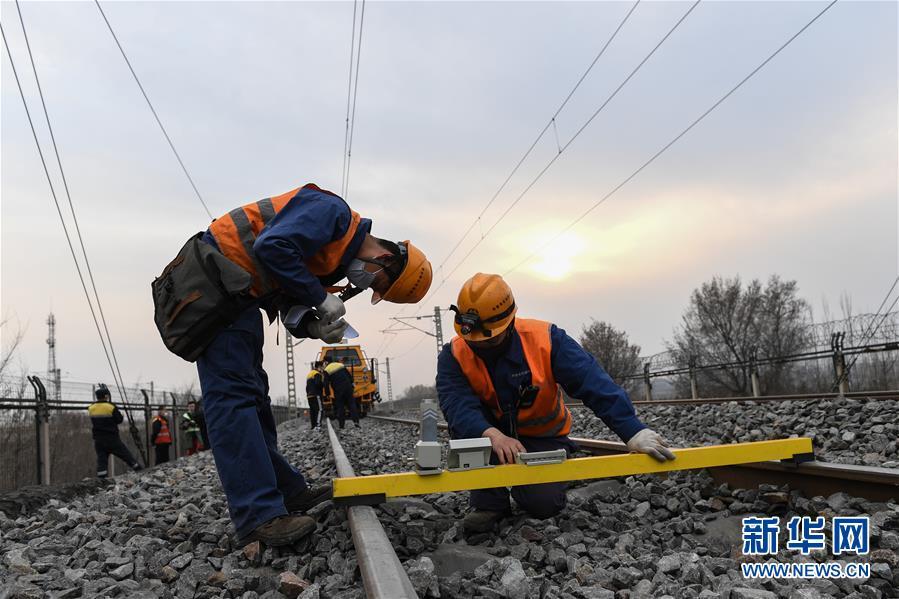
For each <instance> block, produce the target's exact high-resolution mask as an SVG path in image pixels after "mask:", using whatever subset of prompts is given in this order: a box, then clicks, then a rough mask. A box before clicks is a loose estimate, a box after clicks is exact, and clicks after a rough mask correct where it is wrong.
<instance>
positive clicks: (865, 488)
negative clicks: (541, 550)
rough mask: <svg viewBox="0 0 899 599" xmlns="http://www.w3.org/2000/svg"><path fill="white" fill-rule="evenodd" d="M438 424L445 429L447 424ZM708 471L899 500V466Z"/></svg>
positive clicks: (811, 491) (816, 491) (738, 483)
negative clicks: (896, 467) (897, 467)
mask: <svg viewBox="0 0 899 599" xmlns="http://www.w3.org/2000/svg"><path fill="white" fill-rule="evenodd" d="M368 417H369V418H372V419H375V420H382V421H385V422H396V423H399V424H405V425H409V426H418V424H419V423H418V421H417V420H412V419H409V418H395V417H391V416H375V415H369V416H368ZM437 426H438V427H439V428H441V429H442V430H446V424H445V423H440V424H438V425H437ZM572 440H573V441H574V442H575V443H577V445H578V447H580V448H581V449H582V450H583V451H585V452H587V453H590V454H592V455H615V454H621V453H627V452H628V449H627V447H626V446H625V445H624V443H617V442H614V441H598V440H595V439H582V438H579V437H572ZM709 473H710V474H711V475H712V477H713V478H715V480H717V481H718V482H721V483H727V484H729V485H731V486H733V487H739V488H741V489H749V488H753V487H757V486H758V485H761V484H776V485H785V484H788V485H790V488H792V489H797V490H800V491H802V492H803V493H804V494H805V495H806V496H807V497H814V496H816V495H821V496H827V495H831V494H833V493H839V492H841V491H842V492H845V491H847V489H851V491H852V494H853V495H857V496H859V497H864V498H866V499H869V500H871V501H890V500H892V501H897V502H899V469H895V468H880V467H876V466H856V465H851V464H832V463H828V462H817V461H816V462H807V463H804V464H799V465H798V466H797V465H794V464H787V463H781V462H760V463H756V464H741V465H738V466H722V467H719V468H711V469H710V470H709Z"/></svg>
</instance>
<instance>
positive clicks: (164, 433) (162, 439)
mask: <svg viewBox="0 0 899 599" xmlns="http://www.w3.org/2000/svg"><path fill="white" fill-rule="evenodd" d="M153 422H158V423H159V433H158V434H157V435H156V440H155V441H154V443H155V444H156V445H165V444H167V443H168V444H171V442H172V434H171V433H170V432H169V423H168V421H167V420H166V419H165V418H160V417H159V416H156V417H155V418H153Z"/></svg>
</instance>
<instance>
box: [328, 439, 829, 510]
mask: <svg viewBox="0 0 899 599" xmlns="http://www.w3.org/2000/svg"><path fill="white" fill-rule="evenodd" d="M672 451H673V452H674V455H675V456H676V457H677V459H675V460H673V461H667V462H657V461H656V460H654V459H653V458H651V457H649V456H648V455H645V454H640V453H629V454H624V455H613V456H599V457H588V458H573V459H570V460H565V461H564V462H562V463H560V464H545V465H533V466H527V465H524V464H507V465H501V466H494V467H492V468H480V469H474V470H462V471H454V472H450V471H447V470H444V471H442V472H441V473H439V474H431V475H428V476H422V475H419V474H417V473H415V472H402V473H398V474H375V475H372V476H351V477H346V478H335V479H334V480H333V485H334V498H335V499H337V500H338V501H342V502H346V503H379V502H381V501H384V500H385V499H386V498H387V497H403V496H406V495H427V494H430V493H447V492H450V491H471V490H473V489H490V488H493V487H515V486H520V485H534V484H540V483H556V482H565V481H575V480H587V479H594V478H610V477H615V476H631V475H635V474H655V473H659V472H673V471H676V470H695V469H698V468H714V467H716V466H733V465H736V464H750V463H753V462H766V461H769V460H789V459H794V458H795V459H796V461H797V462H798V461H807V460H808V459H813V458H811V454H812V440H811V439H809V438H806V437H800V438H795V439H778V440H773V441H756V442H752V443H734V444H731V445H711V446H708V447H693V448H688V449H673V450H672ZM354 498H355V500H354Z"/></svg>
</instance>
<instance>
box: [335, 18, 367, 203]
mask: <svg viewBox="0 0 899 599" xmlns="http://www.w3.org/2000/svg"><path fill="white" fill-rule="evenodd" d="M353 22H354V24H355V7H354V8H353ZM364 25H365V0H362V9H361V11H360V14H359V43H358V45H357V46H356V74H355V77H354V80H353V107H352V110H351V111H350V121H349V141H348V143H347V147H346V170H345V172H344V179H343V181H342V184H341V190H342V191H341V194H340V195H341V196H342V197H343V198H344V199H346V198H347V196H348V195H349V192H350V190H349V187H350V165H351V163H352V160H353V134H354V132H355V130H356V98H357V96H358V95H359V61H360V59H361V58H362V28H363V27H364ZM352 68H353V65H352V63H350V72H351V73H352Z"/></svg>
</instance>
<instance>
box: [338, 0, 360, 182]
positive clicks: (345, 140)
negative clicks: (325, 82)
mask: <svg viewBox="0 0 899 599" xmlns="http://www.w3.org/2000/svg"><path fill="white" fill-rule="evenodd" d="M358 4H359V1H358V0H353V29H352V32H351V34H350V69H349V74H348V75H347V82H346V120H345V126H344V131H343V165H342V166H341V167H340V196H341V197H343V195H344V191H343V181H344V179H345V178H346V152H347V146H348V145H349V143H350V99H351V97H352V95H353V57H354V56H355V53H356V7H357V5H358Z"/></svg>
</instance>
